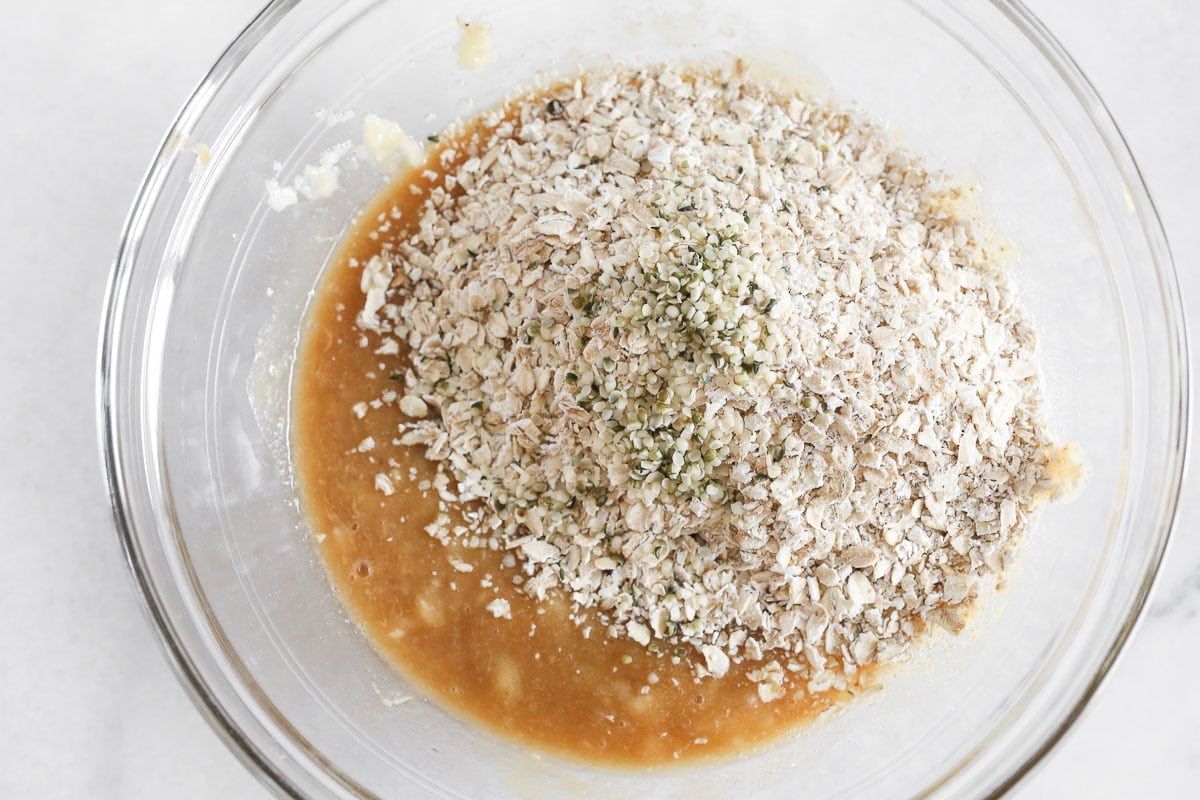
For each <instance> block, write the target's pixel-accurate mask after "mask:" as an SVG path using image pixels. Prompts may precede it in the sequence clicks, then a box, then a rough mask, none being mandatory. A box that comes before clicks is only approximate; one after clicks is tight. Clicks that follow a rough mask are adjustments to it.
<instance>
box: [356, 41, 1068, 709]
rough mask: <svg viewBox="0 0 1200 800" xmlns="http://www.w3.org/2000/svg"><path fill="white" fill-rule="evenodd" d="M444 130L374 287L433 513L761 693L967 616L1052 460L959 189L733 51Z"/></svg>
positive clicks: (988, 251)
mask: <svg viewBox="0 0 1200 800" xmlns="http://www.w3.org/2000/svg"><path fill="white" fill-rule="evenodd" d="M450 138H452V137H448V136H446V135H443V136H442V137H441V140H442V142H443V143H444V145H443V146H444V147H450V148H452V147H460V148H464V149H465V152H462V153H455V152H454V151H453V150H451V151H449V152H446V151H443V152H442V154H441V155H442V156H444V157H445V160H444V161H443V162H442V163H443V164H444V165H449V166H447V167H446V174H445V179H444V182H443V184H441V185H439V186H437V187H436V188H434V189H433V190H432V191H431V192H430V193H429V195H428V197H427V198H426V200H425V202H424V205H423V207H422V211H421V214H422V215H421V217H420V220H419V224H418V225H417V226H416V233H415V234H414V235H413V236H412V237H411V238H409V239H407V240H404V241H401V242H400V243H398V244H397V245H395V246H392V247H390V248H388V249H385V250H384V252H383V253H382V254H381V255H380V256H377V257H376V258H375V259H373V260H372V262H371V263H369V264H367V265H365V267H364V274H363V287H364V292H365V294H366V301H365V303H364V308H363V310H362V312H361V314H360V316H359V324H360V326H361V327H362V328H363V330H364V331H365V332H366V333H367V334H369V336H370V338H371V344H370V346H379V341H380V340H383V341H385V342H386V341H389V340H394V341H399V342H403V343H405V344H406V345H407V346H408V347H409V348H410V354H409V357H408V360H407V365H406V368H405V369H404V372H403V390H402V391H400V392H399V394H398V395H395V396H394V397H393V401H394V402H396V403H398V405H399V408H400V409H401V410H402V411H403V413H404V414H405V415H407V416H406V419H407V421H406V422H405V423H404V424H403V425H402V426H401V431H400V434H399V436H400V438H401V440H402V442H403V443H404V444H407V445H413V446H417V447H418V448H420V450H421V451H422V452H423V453H424V455H425V457H427V458H428V459H430V460H432V461H433V462H435V463H436V464H437V465H438V467H439V471H440V475H439V480H437V481H435V484H434V485H435V486H436V487H437V489H438V491H439V492H440V493H441V498H442V502H443V510H444V511H445V512H447V513H443V514H442V515H441V516H439V518H438V521H436V522H435V523H434V524H432V525H431V526H430V527H429V528H428V531H429V533H430V534H431V535H433V536H435V537H437V538H439V539H441V540H443V541H446V542H450V541H452V540H458V541H460V542H462V543H469V544H473V545H476V546H481V547H489V548H493V549H505V550H509V551H511V552H512V553H513V554H514V555H515V556H516V559H517V564H518V568H517V569H518V571H519V574H518V575H516V576H515V577H514V582H517V583H519V586H520V588H521V590H523V591H525V592H527V593H528V594H530V595H533V596H535V597H537V598H545V597H546V596H547V595H549V594H551V593H554V592H562V593H564V594H565V596H567V597H569V599H570V600H571V601H572V603H573V604H574V608H575V613H576V616H577V618H578V619H580V620H582V619H584V618H589V619H592V620H595V619H599V620H600V621H602V622H603V624H604V626H605V627H606V629H607V632H608V633H609V634H610V635H612V636H620V637H629V638H632V639H633V640H635V641H637V642H640V643H642V644H644V645H647V646H654V644H655V643H659V644H660V645H662V647H661V649H662V651H663V652H672V651H678V647H677V646H678V645H681V644H686V645H690V646H691V647H693V648H695V651H696V653H695V658H694V663H695V672H696V675H697V677H698V678H702V677H705V676H708V675H712V676H717V677H720V676H722V675H724V674H725V672H726V671H727V670H728V669H729V667H730V664H731V662H740V661H743V660H746V659H749V660H752V661H755V662H760V664H761V666H759V667H756V668H755V669H753V670H752V671H751V672H750V677H751V679H752V680H755V681H757V682H758V683H759V687H758V688H759V696H760V698H761V699H762V700H763V701H766V702H769V701H772V700H775V699H778V698H779V697H781V696H782V695H783V693H784V691H785V687H786V686H789V685H791V680H792V679H790V678H788V676H789V675H791V676H796V678H795V680H798V681H800V683H799V684H798V685H801V686H803V685H805V683H806V684H807V688H808V690H810V691H820V690H824V689H828V688H841V687H845V686H846V685H847V682H848V681H849V680H851V679H852V678H853V676H854V674H855V672H856V670H858V668H860V667H862V666H866V665H869V664H872V663H876V662H888V661H893V660H897V659H901V658H903V657H905V656H906V655H907V653H908V652H909V649H910V647H911V644H912V642H913V640H914V637H916V636H917V634H918V633H919V632H920V631H921V630H922V629H924V628H925V627H926V626H927V625H928V624H929V623H935V624H938V625H941V626H944V627H947V628H950V629H952V630H957V629H958V628H960V627H961V626H962V623H963V612H964V610H965V609H966V608H967V607H968V606H969V604H970V603H971V602H972V600H973V598H975V597H976V596H977V595H978V594H979V593H980V591H981V590H982V589H983V588H984V587H985V586H986V585H987V584H989V583H991V582H994V581H995V580H996V579H997V578H998V577H999V576H1000V575H1001V573H1002V572H1003V570H1004V568H1005V563H1006V560H1008V559H1009V557H1010V554H1011V551H1012V546H1013V545H1014V543H1015V542H1016V541H1017V540H1018V539H1019V538H1020V536H1021V534H1022V532H1023V531H1024V530H1025V529H1026V527H1027V526H1028V525H1029V523H1030V520H1031V515H1032V514H1033V513H1034V512H1035V509H1036V507H1037V506H1038V505H1039V503H1040V502H1042V501H1043V500H1045V499H1047V498H1049V497H1053V496H1055V495H1057V494H1058V493H1060V492H1061V490H1062V489H1063V487H1062V486H1061V485H1060V483H1059V482H1057V481H1056V480H1055V478H1054V475H1053V474H1052V471H1051V470H1049V469H1047V463H1048V460H1049V459H1051V458H1052V454H1054V453H1056V452H1057V450H1056V448H1054V447H1053V446H1052V445H1051V443H1050V440H1049V438H1048V435H1047V432H1046V430H1045V425H1044V422H1043V421H1042V418H1041V396H1040V388H1039V377H1038V369H1037V363H1036V361H1035V345H1036V340H1035V334H1034V331H1033V329H1032V327H1031V325H1030V322H1029V320H1028V318H1027V317H1026V315H1025V314H1024V313H1023V311H1022V310H1021V308H1020V307H1019V306H1018V305H1017V302H1016V297H1015V295H1014V291H1013V288H1012V286H1011V285H1010V282H1009V279H1008V277H1007V276H1006V274H1005V273H1004V272H1002V271H1001V267H1000V265H1001V264H1003V263H1004V261H1005V260H1006V256H1007V251H1008V247H1007V246H1006V245H1005V244H1004V243H1003V241H1002V240H1000V239H999V237H997V236H996V235H995V233H994V231H993V230H992V229H991V227H990V226H989V225H988V224H986V222H985V221H984V220H983V218H982V216H981V214H980V213H979V212H978V210H977V209H978V205H977V202H975V201H974V200H973V195H972V193H971V192H970V191H968V190H966V189H964V188H962V187H961V186H959V185H958V184H956V183H954V182H953V181H951V180H950V179H948V178H947V177H946V176H945V175H942V174H940V173H937V172H931V171H929V170H927V169H926V168H925V167H923V166H922V164H921V163H920V161H919V160H918V159H917V158H916V157H915V156H914V155H913V154H912V153H911V152H910V151H909V150H908V149H907V148H906V147H904V146H902V145H900V144H898V143H897V141H896V140H895V138H894V137H893V136H891V135H890V134H886V133H885V132H884V131H882V130H880V129H879V128H877V127H874V126H872V125H871V124H870V123H868V122H867V121H865V120H864V119H862V118H861V117H859V116H857V115H855V114H851V113H847V112H845V111H843V110H840V109H839V108H837V107H835V106H834V105H832V104H830V103H828V102H824V101H821V102H818V101H814V100H811V99H806V98H804V97H801V96H798V95H795V94H789V93H786V92H782V91H778V90H776V89H773V88H768V87H766V86H763V85H760V84H759V83H756V82H755V81H754V80H753V79H751V78H750V77H748V76H747V74H745V72H744V71H743V70H742V69H741V68H740V66H739V65H732V66H730V67H729V68H727V69H723V70H719V71H713V72H705V71H686V70H683V69H680V68H673V67H669V66H668V67H655V68H644V69H637V70H633V69H625V68H619V69H612V70H610V71H605V72H596V73H589V74H586V75H583V76H581V77H580V78H579V79H577V80H576V81H575V82H574V83H573V84H567V85H561V86H559V87H557V88H554V89H552V90H550V91H549V92H548V93H547V92H541V93H536V94H531V95H529V96H527V97H523V98H520V99H517V100H514V101H512V102H511V103H510V104H509V105H508V106H506V107H505V108H503V109H500V110H498V111H496V112H492V113H491V114H490V116H488V117H486V118H485V119H484V120H483V125H482V126H481V127H480V128H479V129H477V130H476V132H475V133H474V134H470V135H468V134H464V135H463V136H462V137H461V138H460V140H459V141H456V142H453V143H449V144H446V142H447V141H448V140H449V139H450ZM455 156H466V157H458V158H455ZM364 341H366V339H364ZM397 388H398V389H399V386H398V387H397ZM1054 457H1057V456H1054ZM384 478H386V480H385V481H383V482H377V486H378V488H379V490H380V491H383V492H385V493H387V492H388V491H389V490H390V489H391V488H392V486H393V484H394V483H396V482H399V481H404V480H406V479H407V478H406V476H405V475H403V474H400V472H399V471H398V472H397V474H394V475H384ZM451 511H454V512H456V513H455V514H451V513H449V512H451ZM501 612H502V609H496V608H491V609H490V613H494V614H497V615H498V614H499V613H501Z"/></svg>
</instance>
